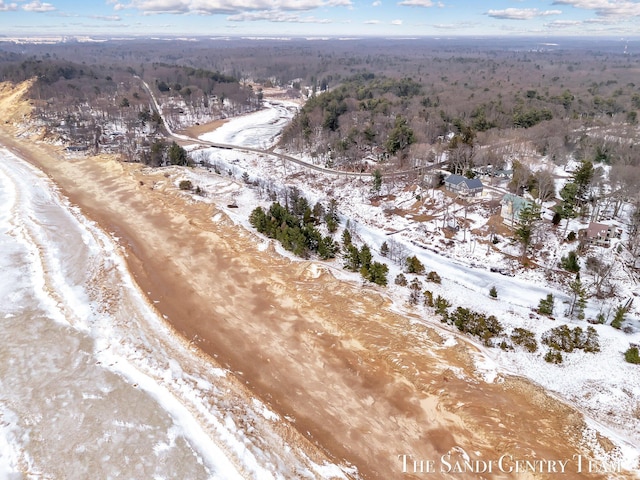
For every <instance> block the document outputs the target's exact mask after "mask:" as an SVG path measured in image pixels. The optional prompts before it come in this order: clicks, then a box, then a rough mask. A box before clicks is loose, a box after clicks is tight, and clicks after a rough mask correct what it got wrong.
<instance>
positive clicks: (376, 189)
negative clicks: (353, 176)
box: [371, 168, 382, 195]
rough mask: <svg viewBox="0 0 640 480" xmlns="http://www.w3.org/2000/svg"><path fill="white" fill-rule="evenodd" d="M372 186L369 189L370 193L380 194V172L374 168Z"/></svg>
mask: <svg viewBox="0 0 640 480" xmlns="http://www.w3.org/2000/svg"><path fill="white" fill-rule="evenodd" d="M372 175H373V186H372V187H371V191H372V192H374V193H375V194H376V195H377V194H379V193H380V189H381V188H382V172H381V171H380V169H379V168H376V169H375V170H374V171H373V174H372Z"/></svg>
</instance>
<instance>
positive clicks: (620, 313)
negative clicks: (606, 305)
mask: <svg viewBox="0 0 640 480" xmlns="http://www.w3.org/2000/svg"><path fill="white" fill-rule="evenodd" d="M627 311H628V308H627V307H626V306H625V305H618V306H617V307H616V313H615V314H614V316H613V320H611V326H612V327H613V328H615V329H618V330H620V329H621V328H622V322H624V316H625V315H626V314H627Z"/></svg>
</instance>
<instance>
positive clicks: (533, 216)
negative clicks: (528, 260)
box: [514, 203, 540, 258]
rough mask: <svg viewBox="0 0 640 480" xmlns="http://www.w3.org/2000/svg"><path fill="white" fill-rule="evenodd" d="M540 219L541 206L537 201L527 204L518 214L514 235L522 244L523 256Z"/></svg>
mask: <svg viewBox="0 0 640 480" xmlns="http://www.w3.org/2000/svg"><path fill="white" fill-rule="evenodd" d="M539 221H540V207H539V206H538V204H536V203H530V204H527V206H525V207H524V208H523V209H522V210H520V214H519V215H518V226H517V228H516V229H515V231H514V235H515V237H516V239H517V240H518V242H520V244H521V245H522V257H523V258H524V257H525V256H526V254H527V251H528V249H529V246H530V245H531V240H532V238H533V234H534V232H535V229H536V226H537V224H538V222H539Z"/></svg>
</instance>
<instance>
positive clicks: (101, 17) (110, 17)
mask: <svg viewBox="0 0 640 480" xmlns="http://www.w3.org/2000/svg"><path fill="white" fill-rule="evenodd" d="M89 18H93V19H94V20H104V21H105V22H119V21H120V20H122V17H120V15H90V16H89Z"/></svg>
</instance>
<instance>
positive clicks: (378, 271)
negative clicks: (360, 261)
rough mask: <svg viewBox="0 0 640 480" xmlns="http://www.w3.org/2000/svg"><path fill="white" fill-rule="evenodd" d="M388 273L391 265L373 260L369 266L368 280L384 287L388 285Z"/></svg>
mask: <svg viewBox="0 0 640 480" xmlns="http://www.w3.org/2000/svg"><path fill="white" fill-rule="evenodd" d="M387 273H389V267H387V265H386V264H384V263H380V262H373V263H372V264H371V266H370V267H369V272H368V278H367V280H369V281H370V282H373V283H375V284H376V285H381V286H383V287H384V286H386V285H387Z"/></svg>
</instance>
